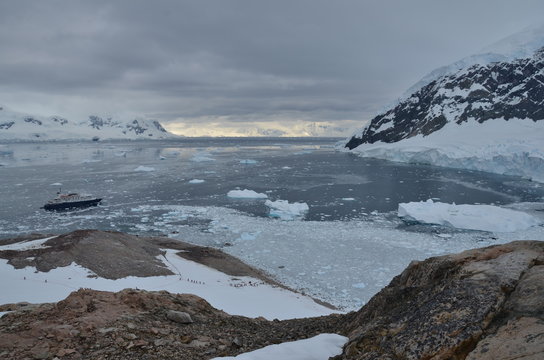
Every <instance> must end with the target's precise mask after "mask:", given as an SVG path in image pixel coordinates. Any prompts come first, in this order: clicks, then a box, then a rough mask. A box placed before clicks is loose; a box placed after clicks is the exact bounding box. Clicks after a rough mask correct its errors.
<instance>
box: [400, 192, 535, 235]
mask: <svg viewBox="0 0 544 360" xmlns="http://www.w3.org/2000/svg"><path fill="white" fill-rule="evenodd" d="M398 216H399V217H400V218H403V219H407V220H411V221H417V222H421V223H424V224H437V225H445V226H451V227H454V228H458V229H468V230H481V231H491V232H514V231H519V230H525V229H528V228H530V227H532V226H536V225H539V224H540V221H539V220H538V219H536V218H535V217H534V216H531V215H529V214H526V213H523V212H520V211H515V210H510V209H504V208H501V207H498V206H492V205H455V204H446V203H441V202H433V201H432V200H430V199H429V200H427V201H421V202H410V203H401V204H399V209H398Z"/></svg>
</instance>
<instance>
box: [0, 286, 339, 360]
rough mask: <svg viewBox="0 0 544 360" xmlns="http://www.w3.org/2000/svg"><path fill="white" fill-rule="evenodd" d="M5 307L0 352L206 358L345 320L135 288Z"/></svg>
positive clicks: (12, 355) (10, 355)
mask: <svg viewBox="0 0 544 360" xmlns="http://www.w3.org/2000/svg"><path fill="white" fill-rule="evenodd" d="M9 309H13V310H19V311H14V312H12V313H8V314H6V315H4V316H3V317H2V318H1V319H0V358H1V359H53V358H55V357H56V358H59V359H131V360H137V359H150V360H151V359H176V360H179V359H195V360H196V359H207V358H211V357H216V356H227V355H236V354H239V353H242V352H247V351H251V350H255V349H257V348H260V347H263V346H267V345H270V344H275V343H280V342H285V341H291V340H297V339H303V338H307V337H311V336H314V335H317V334H320V333H323V332H327V333H330V332H339V331H340V325H341V322H342V319H343V317H342V316H341V315H334V316H328V317H321V318H311V319H295V320H284V321H277V320H276V321H268V320H265V319H264V318H263V319H250V318H246V317H243V316H231V315H228V314H226V313H224V312H222V311H220V310H217V309H215V308H213V307H212V306H211V305H210V304H208V302H206V301H205V300H204V299H201V298H199V297H197V296H194V295H187V294H183V295H180V294H170V293H168V292H166V291H160V292H148V291H142V290H133V289H126V290H123V291H120V292H118V293H111V292H106V291H95V290H90V289H80V290H79V291H76V292H73V293H72V294H70V296H68V298H66V299H65V300H63V301H60V302H58V303H56V304H42V305H34V306H33V305H27V304H11V305H4V306H0V310H1V311H5V310H9ZM184 313H185V314H184ZM187 315H188V316H187Z"/></svg>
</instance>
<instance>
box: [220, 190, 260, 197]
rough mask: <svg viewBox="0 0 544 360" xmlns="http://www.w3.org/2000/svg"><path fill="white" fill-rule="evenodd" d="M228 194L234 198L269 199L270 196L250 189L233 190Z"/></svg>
mask: <svg viewBox="0 0 544 360" xmlns="http://www.w3.org/2000/svg"><path fill="white" fill-rule="evenodd" d="M227 196H228V197H229V198H234V199H267V198H268V195H266V194H262V193H258V192H256V191H253V190H248V189H244V190H231V191H229V192H228V193H227Z"/></svg>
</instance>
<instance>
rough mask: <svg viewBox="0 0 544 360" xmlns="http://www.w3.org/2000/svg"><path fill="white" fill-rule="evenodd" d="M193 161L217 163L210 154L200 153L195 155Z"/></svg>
mask: <svg viewBox="0 0 544 360" xmlns="http://www.w3.org/2000/svg"><path fill="white" fill-rule="evenodd" d="M191 161H193V162H205V161H215V159H214V158H213V157H212V156H211V154H210V153H207V152H199V153H196V154H194V155H193V157H192V158H191Z"/></svg>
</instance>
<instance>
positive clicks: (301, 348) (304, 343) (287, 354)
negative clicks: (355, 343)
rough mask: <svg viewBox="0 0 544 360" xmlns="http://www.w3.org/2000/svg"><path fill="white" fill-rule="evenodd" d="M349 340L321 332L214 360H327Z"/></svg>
mask: <svg viewBox="0 0 544 360" xmlns="http://www.w3.org/2000/svg"><path fill="white" fill-rule="evenodd" d="M347 341H348V338H347V337H345V336H341V335H337V334H319V335H317V336H314V337H312V338H309V339H304V340H298V341H289V342H284V343H281V344H275V345H269V346H266V347H264V348H261V349H258V350H255V351H251V352H247V353H243V354H240V355H238V356H235V357H233V356H228V357H218V358H214V359H213V360H229V359H233V360H234V359H236V360H275V359H283V360H327V359H329V358H330V357H331V356H336V355H340V354H341V353H342V347H343V346H344V344H345V343H346V342H347Z"/></svg>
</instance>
